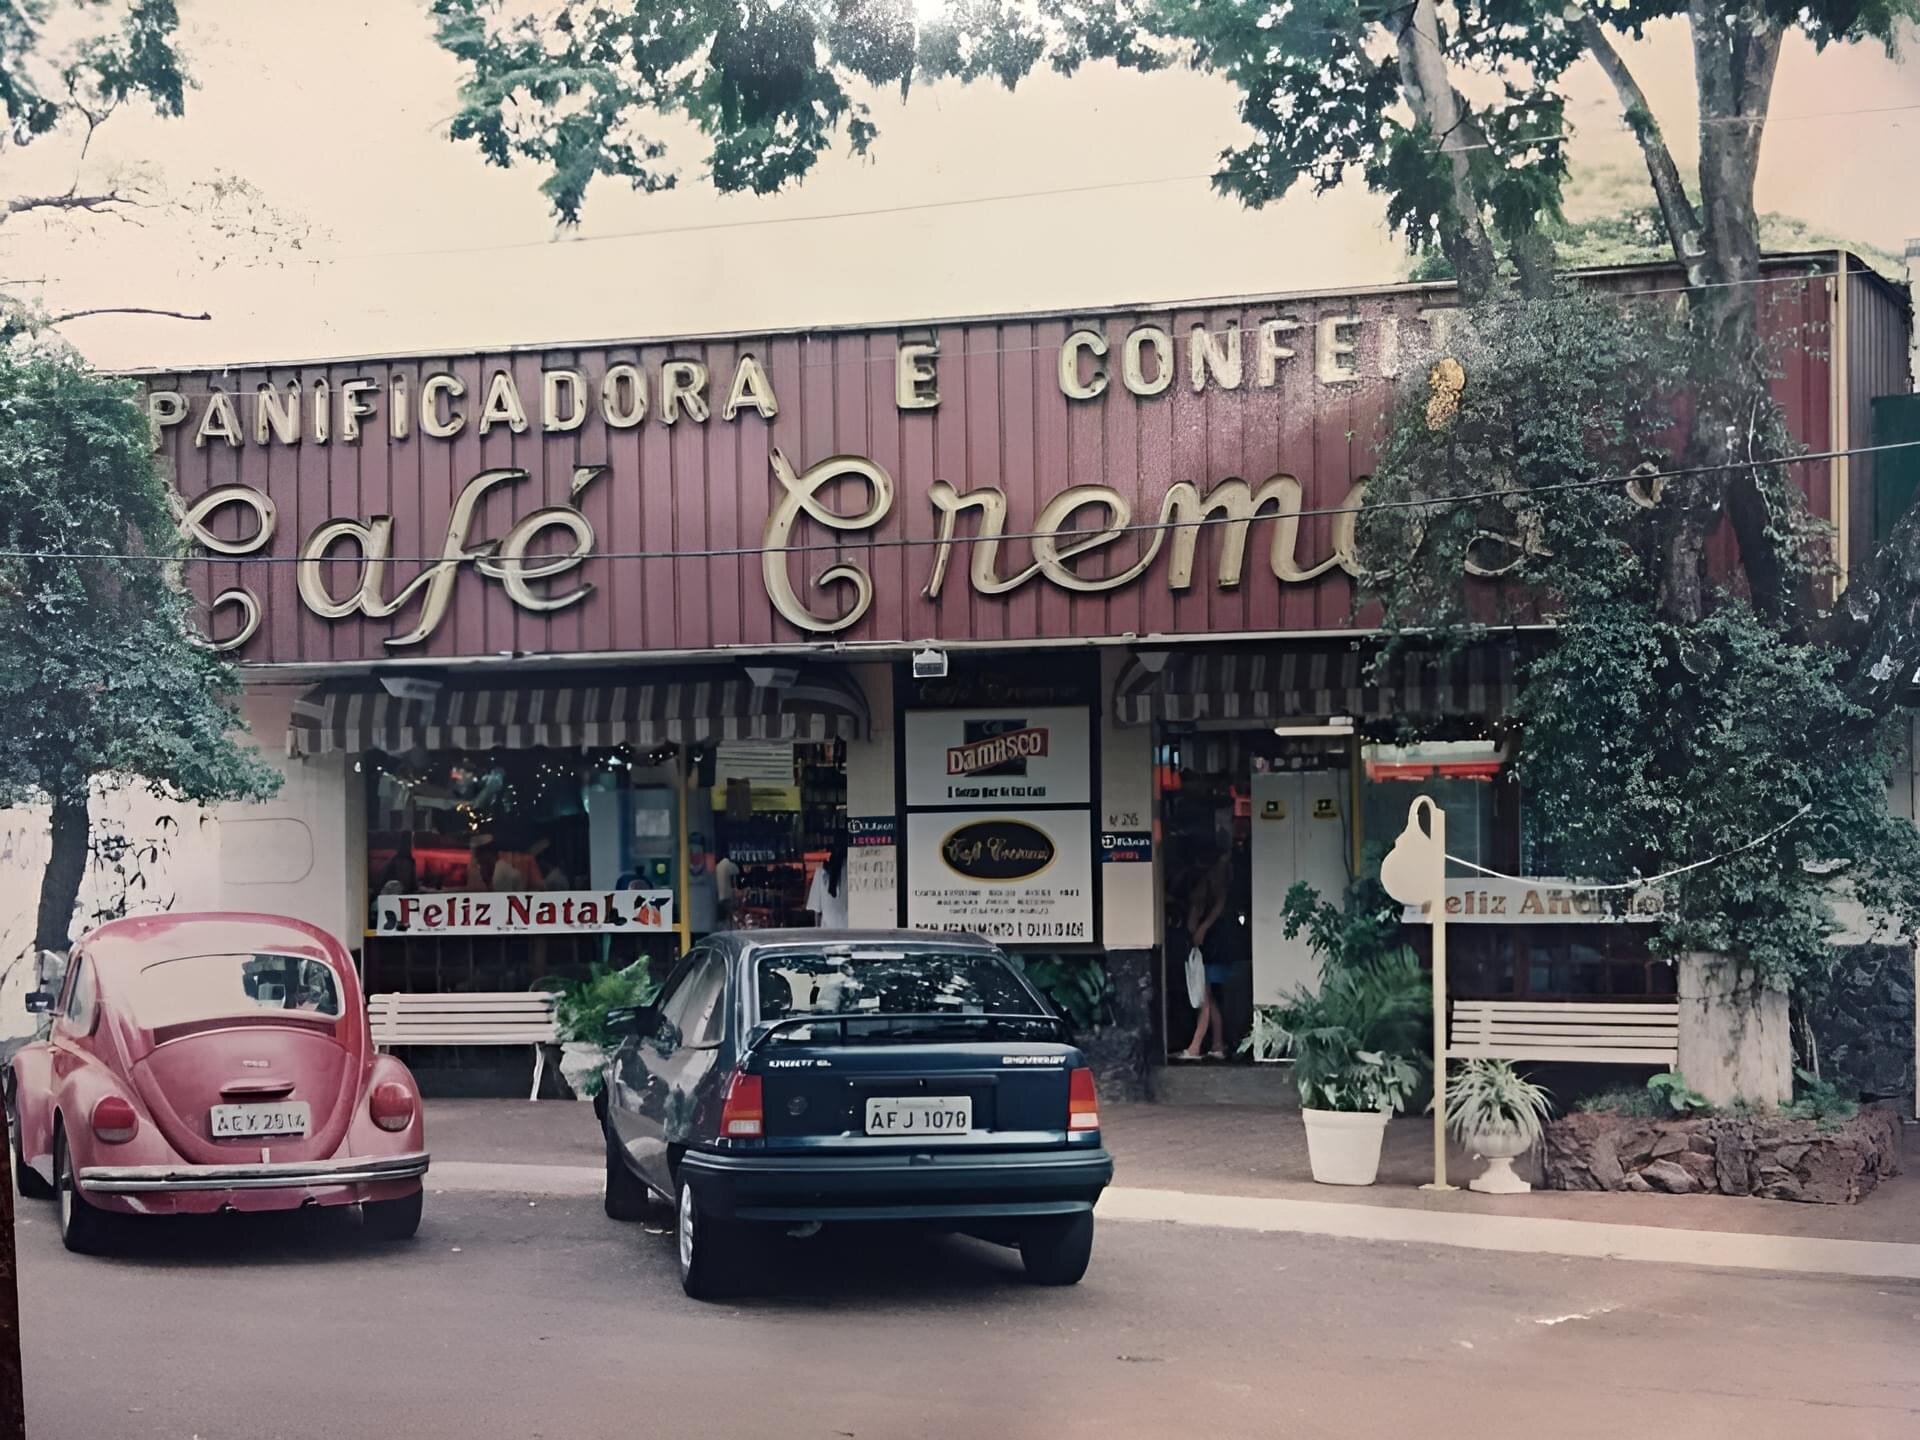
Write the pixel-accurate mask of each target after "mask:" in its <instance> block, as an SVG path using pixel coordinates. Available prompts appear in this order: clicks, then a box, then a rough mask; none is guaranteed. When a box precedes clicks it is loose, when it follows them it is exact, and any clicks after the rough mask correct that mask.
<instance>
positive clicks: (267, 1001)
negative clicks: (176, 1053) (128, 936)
mask: <svg viewBox="0 0 1920 1440" xmlns="http://www.w3.org/2000/svg"><path fill="white" fill-rule="evenodd" d="M281 1011H295V1012H297V1013H299V1014H303V1015H308V1016H313V1017H315V1018H319V1019H327V1020H337V1019H339V1017H340V979H339V977H338V976H337V975H335V974H334V973H333V967H332V966H331V965H329V964H327V963H326V962H325V961H324V960H315V959H312V958H311V957H308V956H304V955H192V956H188V957H186V958H185V959H180V960H162V961H160V962H159V963H158V964H155V965H149V966H147V967H146V968H145V969H144V970H142V971H141V972H140V974H139V977H138V979H136V980H135V982H134V986H133V1017H134V1019H135V1020H137V1021H138V1022H139V1023H140V1025H141V1026H142V1027H143V1028H144V1029H148V1030H158V1029H160V1028H162V1027H163V1026H167V1025H182V1024H188V1023H190V1022H192V1021H196V1020H222V1019H226V1018H228V1017H231V1016H261V1015H265V1014H272V1013H276V1012H281Z"/></svg>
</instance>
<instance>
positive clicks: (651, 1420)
mask: <svg viewBox="0 0 1920 1440" xmlns="http://www.w3.org/2000/svg"><path fill="white" fill-rule="evenodd" d="M19 1209H20V1222H21V1223H20V1225H19V1248H20V1273H21V1292H22V1293H21V1309H22V1318H23V1321H24V1325H23V1328H24V1331H25V1336H26V1383H27V1414H28V1419H29V1426H30V1434H31V1435H32V1436H33V1437H34V1440H105V1437H115V1440H144V1437H167V1440H189V1437H199V1440H277V1437H284V1440H294V1437H302V1440H304V1437H326V1440H341V1437H360V1436H368V1437H373V1436H379V1437H389V1436H391V1437H405V1440H456V1437H457V1440H485V1437H496V1436H498V1437H545V1440H561V1437H565V1440H596V1437H601V1436H607V1437H613V1436H619V1437H621V1440H631V1437H634V1436H665V1437H676V1440H678V1437H704V1436H713V1437H716V1440H753V1437H758V1436H769V1437H775V1436H777V1437H780V1440H814V1437H818V1440H845V1437H856V1440H867V1437H873V1440H903V1437H916V1436H929V1437H941V1440H945V1437H965V1440H974V1437H994V1440H1001V1437H1013V1440H1024V1437H1036V1440H1038V1437H1045V1440H1075V1437H1087V1440H1096V1437H1097V1440H1128V1437H1133V1436H1142V1437H1147V1436H1151V1437H1164V1440H1176V1437H1177V1440H1186V1437H1198V1436H1208V1435H1236V1436H1276V1437H1279V1436H1284V1437H1288V1440H1310V1437H1320V1436H1326V1437H1339V1440H1351V1437H1369V1436H1385V1435H1406V1436H1421V1437H1453V1436H1459V1437H1469V1436H1471V1437H1474V1440H1506V1437H1515V1440H1519V1437H1526V1440H1537V1437H1539V1436H1543V1435H1551V1436H1554V1437H1555V1440H1581V1437H1588V1436H1592V1437H1607V1440H1616V1437H1618V1436H1621V1435H1638V1434H1647V1435H1694V1436H1711V1437H1716V1440H1717V1437H1721V1436H1739V1437H1740V1440H1770V1437H1775V1436H1778V1437H1793V1440H1804V1437H1805V1436H1807V1435H1809V1434H1817V1435H1819V1436H1820V1437H1821V1440H1855V1437H1862V1440H1864V1437H1888V1440H1892V1437H1902V1440H1907V1437H1912V1436H1914V1435H1920V1363H1916V1350H1917V1349H1920V1286H1916V1285H1903V1284H1889V1283H1884V1282H1881V1283H1876V1282H1870V1281H1851V1280H1827V1279H1821V1278H1812V1279H1810V1278H1806V1277H1796V1278H1786V1277H1776V1276H1773V1275H1767V1274H1750V1273H1730V1272H1717V1271H1707V1270H1699V1269H1694V1268H1690V1267H1679V1266H1673V1267H1666V1266H1657V1265H1624V1264H1616V1263H1609V1262H1605V1261H1591V1260H1563V1259H1557V1258H1553V1257H1545V1256H1536V1255H1509V1254H1489V1253H1481V1252H1472V1251H1462V1250H1447V1249H1438V1248H1434V1249H1428V1248H1424V1247H1415V1246H1404V1245H1396V1244H1387V1243H1377V1242H1365V1241H1346V1240H1331V1239H1321V1238H1315V1237H1303V1236H1284V1235H1260V1234H1252V1233H1244V1232H1230V1231H1224V1230H1209V1229H1202V1228H1197V1227H1190V1226H1163V1225H1146V1224H1123V1223H1110V1224H1108V1225H1106V1226H1105V1227H1103V1228H1102V1230H1101V1231H1100V1235H1099V1240H1098V1242H1097V1245H1096V1248H1095V1255H1094V1262H1093V1268H1092V1271H1091V1272H1090V1273H1089V1275H1088V1277H1087V1279H1086V1281H1085V1282H1083V1283H1082V1284H1081V1285H1080V1286H1079V1287H1078V1288H1076V1289H1072V1290H1055V1291H1048V1290H1039V1289H1034V1288H1031V1287H1029V1286H1028V1285H1027V1284H1026V1283H1025V1282H1024V1280H1022V1278H1021V1276H1020V1272H1019V1266H1018V1261H1017V1259H1016V1258H1015V1257H1014V1256H1013V1255H1012V1254H1011V1253H1010V1252H1004V1251H1000V1250H997V1249H994V1248H993V1247H990V1246H986V1245H982V1244H978V1243H976V1242H973V1241H968V1240H954V1239H926V1238H918V1237H910V1236H896V1235H887V1234H881V1235H876V1234H873V1233H871V1232H865V1233H863V1232H858V1231H852V1232H842V1233H840V1234H838V1235H835V1234H834V1233H833V1232H828V1233H827V1234H824V1235H822V1236H820V1237H819V1238H817V1239H815V1240H811V1241H806V1242H794V1243H793V1244H792V1245H791V1246H790V1247H788V1252H787V1253H786V1254H785V1255H783V1256H782V1258H781V1261H780V1264H779V1266H778V1268H777V1270H776V1272H775V1273H774V1275H773V1276H772V1283H771V1286H770V1291H769V1293H767V1294H766V1295H764V1296H762V1297H759V1298H755V1299H752V1300H750V1301H745V1302H741V1303H738V1304H732V1305H726V1306H709V1305H700V1304H696V1303H694V1302H692V1301H689V1300H687V1299H685V1298H684V1297H683V1296H682V1295H681V1294H680V1290H679V1286H678V1284H677V1283H676V1282H675V1279H674V1273H673V1260H672V1254H671V1251H670V1248H669V1246H670V1240H669V1238H668V1237H667V1236H665V1235H664V1234H649V1233H647V1231H646V1230H645V1229H644V1228H642V1227H640V1226H631V1225H619V1224H615V1223H614V1222H612V1221H609V1220H607V1219H606V1218H604V1217H603V1216H602V1215H601V1214H600V1210H599V1205H598V1203H597V1202H595V1201H585V1200H565V1201H561V1200H542V1201H539V1202H538V1203H537V1204H533V1205H530V1204H529V1203H528V1202H527V1201H526V1200H525V1199H524V1198H513V1197H508V1196H498V1197H495V1196H488V1195H476V1194H445V1195H434V1196H430V1197H429V1202H428V1207H427V1220H426V1223H425V1225H424V1226H423V1227H422V1229H421V1233H420V1236H419V1237H418V1239H416V1240H415V1241H413V1242H411V1243H409V1244H405V1245H399V1246H387V1247H382V1246H376V1245H373V1244H371V1243H368V1242H366V1241H364V1240H363V1239H362V1237H361V1236H360V1235H359V1234H358V1233H357V1231H356V1230H355V1228H354V1227H353V1226H352V1225H351V1223H343V1221H344V1217H342V1219H336V1220H329V1219H328V1218H327V1217H317V1218H316V1217H306V1218H302V1217H297V1216H296V1217H290V1218H289V1219H287V1220H285V1221H283V1220H281V1219H279V1218H278V1217H269V1218H268V1220H267V1221H265V1222H261V1221H247V1220H227V1221H215V1222H210V1223H195V1224H188V1225H182V1224H179V1223H176V1222H154V1223H153V1226H152V1230H151V1233H150V1234H147V1235H146V1236H145V1238H144V1239H143V1240H141V1241H140V1242H139V1243H138V1246H137V1248H136V1249H135V1250H134V1251H133V1252H132V1253H130V1254H127V1255H125V1256H123V1257H119V1258H115V1259H111V1260H87V1259H82V1258H80V1257H77V1256H71V1255H68V1254H66V1253H65V1252H64V1251H63V1250H62V1249H61V1248H60V1245H59V1241H58V1238H57V1236H56V1235H55V1233H54V1227H53V1221H52V1212H51V1209H50V1207H48V1206H47V1205H45V1204H43V1203H40V1202H34V1201H26V1202H22V1204H21V1205H20V1207H19Z"/></svg>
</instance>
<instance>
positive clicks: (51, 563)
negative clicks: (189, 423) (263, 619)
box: [0, 342, 279, 950]
mask: <svg viewBox="0 0 1920 1440" xmlns="http://www.w3.org/2000/svg"><path fill="white" fill-rule="evenodd" d="M182 553H183V552H182V541H181V537H180V533H179V528H178V521H177V516H176V514H175V510H174V507H173V499H172V489H171V487H170V486H169V484H168V483H167V480H166V477H165V475H164V474H163V473H162V471H161V468H160V465H159V462H158V461H157V459H156V458H155V456H154V454H153V450H152V442H151V439H150V436H149V432H148V428H147V422H146V418H145V415H144V413H143V411H142V410H141V408H140V406H139V404H138V402H137V398H136V394H135V388H134V387H133V386H132V385H131V384H128V383H126V382H122V381H118V380H113V379H110V378H108V377H104V376H101V375H99V374H96V373H95V372H93V371H92V370H90V369H89V368H88V367H87V366H86V365H85V364H84V363H83V362H82V361H81V360H79V359H78V358H77V357H75V356H74V355H72V354H70V353H66V352H63V351H61V350H59V349H55V348H53V347H51V346H46V345H33V344H27V343H24V342H16V343H15V344H14V345H13V346H11V347H8V348H6V349H4V350H0V713H4V714H5V715H6V716H7V726H6V734H5V738H4V740H0V804H19V803H22V802H25V801H32V800H38V801H45V802H46V803H47V804H48V805H49V806H50V807H51V810H52V825H53V829H52V849H51V855H50V858H49V860H48V863H47V869H46V873H45V875H44V877H43V878H42V880H41V888H40V903H39V911H38V918H37V921H36V925H35V942H34V943H35V945H36V946H37V947H38V948H40V949H47V950H64V949H65V948H66V946H67V941H68V929H69V927H70V926H71V925H72V923H73V913H74V903H75V900H76V898H77V896H78V894H79V889H80V884H81V881H82V879H83V878H84V876H85V873H86V866H87V855H88V834H89V820H88V801H89V798H90V796H91V795H92V794H93V792H94V791H95V790H96V789H97V788H98V787H100V786H102V785H105V786H116V785H132V784H139V785H144V786H146V787H147V788H148V789H150V790H152V791H153V792H154V793H156V794H159V795H164V796H167V797H169V798H173V799H178V800H183V801H197V802H214V801H223V800H243V799H253V798H260V797H264V796H267V795H270V794H272V793H273V792H274V791H275V789H276V788H277V787H278V784H279V775H278V772H276V771H275V770H273V769H272V768H271V767H270V766H268V765H266V764H265V763H264V762H262V761H261V760H260V759H259V758H258V756H257V755H256V754H255V753H254V752H253V751H252V750H251V749H250V748H247V747H243V746H242V745H241V744H239V743H237V742H236V741H235V740H234V738H233V732H234V731H235V730H236V729H239V728H240V726H241V721H240V719H239V716H238V715H237V713H236V712H235V709H234V706H233V703H232V697H233V695H234V694H235V693H236V691H237V690H238V679H237V675H236V672H235V670H234V668H233V667H232V666H231V665H230V664H228V663H227V662H225V661H223V660H222V659H220V658H219V657H218V656H217V655H215V654H214V653H213V651H212V650H211V649H209V648H208V647H207V646H206V644H205V643H204V642H203V641H202V640H201V639H199V638H198V636H197V634H196V630H195V625H194V617H193V601H192V598H191V597H190V596H189V595H188V593H187V591H186V590H185V589H184V588H183V587H182V585H181V584H180V580H179V576H178V574H177V573H176V572H177V570H178V566H177V564H175V563H171V562H173V561H175V560H176V559H177V557H178V556H180V555H181V554H182Z"/></svg>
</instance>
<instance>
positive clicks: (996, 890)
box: [907, 810, 1093, 945]
mask: <svg viewBox="0 0 1920 1440" xmlns="http://www.w3.org/2000/svg"><path fill="white" fill-rule="evenodd" d="M1092 826H1093V817H1092V814H1091V812H1090V811H1087V810H1028V811H1022V812H1011V811H1001V810H960V811H943V812H923V813H919V814H913V815H909V816H908V817H907V877H908V890H907V925H908V927H909V928H911V929H914V930H970V931H972V932H973V933H974V934H976V935H984V936H985V937H986V938H988V939H989V940H999V941H1004V942H1005V943H1007V944H1009V945H1014V944H1037V943H1041V942H1058V943H1062V944H1084V943H1087V942H1090V941H1091V940H1092V939H1093V838H1092Z"/></svg>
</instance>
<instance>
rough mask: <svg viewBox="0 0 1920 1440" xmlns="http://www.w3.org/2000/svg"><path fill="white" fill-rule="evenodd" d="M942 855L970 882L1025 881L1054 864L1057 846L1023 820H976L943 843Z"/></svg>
mask: <svg viewBox="0 0 1920 1440" xmlns="http://www.w3.org/2000/svg"><path fill="white" fill-rule="evenodd" d="M940 854H941V858H943V859H944V860H945V861H946V862H947V868H948V869H949V870H951V871H953V872H954V873H955V874H956V875H964V876H966V878H967V879H969V880H1026V879H1030V878H1031V877H1033V876H1035V875H1038V874H1039V873H1040V872H1041V871H1042V870H1044V869H1046V868H1047V867H1048V866H1049V865H1051V864H1052V863H1053V856H1054V845H1053V841H1052V840H1051V839H1050V838H1049V837H1048V835H1047V833H1046V832H1045V831H1044V830H1041V829H1040V828H1039V827H1037V826H1034V825H1029V824H1027V822H1026V821H1024V820H1004V819H1003V820H975V821H973V822H971V823H970V824H966V825H962V826H960V827H959V828H958V829H956V830H954V831H953V832H952V833H950V834H949V835H948V836H947V838H946V839H944V840H942V841H941V842H940Z"/></svg>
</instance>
